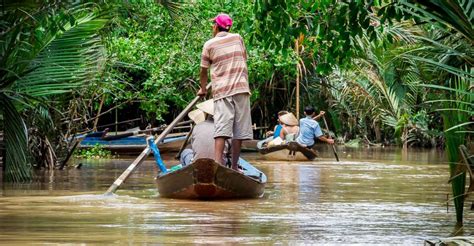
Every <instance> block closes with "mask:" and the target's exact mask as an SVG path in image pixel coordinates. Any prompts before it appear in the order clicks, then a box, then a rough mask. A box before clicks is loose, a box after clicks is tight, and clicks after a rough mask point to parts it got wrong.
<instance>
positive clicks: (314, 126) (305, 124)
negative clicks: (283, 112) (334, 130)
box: [296, 106, 334, 148]
mask: <svg viewBox="0 0 474 246" xmlns="http://www.w3.org/2000/svg"><path fill="white" fill-rule="evenodd" d="M304 114H305V116H306V117H305V118H303V119H301V120H300V133H299V135H298V137H297V138H296V142H298V143H299V144H300V145H303V146H305V147H307V148H312V147H313V145H314V139H315V138H317V139H319V140H321V141H323V142H326V143H327V144H334V139H330V138H327V137H325V136H324V135H323V132H322V131H321V127H320V126H319V124H318V122H317V121H315V120H314V119H313V118H314V117H315V110H314V108H313V107H311V106H307V107H306V108H305V109H304ZM322 115H324V113H323V114H321V113H320V114H319V115H318V116H322Z"/></svg>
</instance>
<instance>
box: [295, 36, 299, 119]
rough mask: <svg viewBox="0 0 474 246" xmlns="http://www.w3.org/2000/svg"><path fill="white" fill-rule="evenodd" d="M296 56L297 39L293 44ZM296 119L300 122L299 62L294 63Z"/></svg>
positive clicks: (297, 51) (297, 49)
mask: <svg viewBox="0 0 474 246" xmlns="http://www.w3.org/2000/svg"><path fill="white" fill-rule="evenodd" d="M295 46H296V47H295V50H296V54H297V55H298V54H299V44H298V39H296V42H295ZM296 119H297V120H298V121H299V120H300V69H299V61H298V62H297V63H296Z"/></svg>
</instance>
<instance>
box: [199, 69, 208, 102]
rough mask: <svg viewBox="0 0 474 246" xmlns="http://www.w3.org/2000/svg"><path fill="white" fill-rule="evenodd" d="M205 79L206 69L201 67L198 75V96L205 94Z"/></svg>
mask: <svg viewBox="0 0 474 246" xmlns="http://www.w3.org/2000/svg"><path fill="white" fill-rule="evenodd" d="M207 79H208V76H207V68H205V67H201V73H200V75H199V80H200V83H201V88H200V89H199V91H198V96H205V95H206V94H207V89H206V86H207Z"/></svg>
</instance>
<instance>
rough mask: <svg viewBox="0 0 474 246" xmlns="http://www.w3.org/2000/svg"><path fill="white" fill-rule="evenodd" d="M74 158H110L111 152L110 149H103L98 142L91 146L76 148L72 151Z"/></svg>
mask: <svg viewBox="0 0 474 246" xmlns="http://www.w3.org/2000/svg"><path fill="white" fill-rule="evenodd" d="M74 156H75V157H76V158H82V159H102V158H112V157H113V156H112V152H110V150H106V149H104V147H103V146H102V145H100V144H96V145H94V147H92V148H87V149H81V150H76V151H75V152H74Z"/></svg>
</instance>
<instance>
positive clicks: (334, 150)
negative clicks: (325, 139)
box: [323, 115, 339, 161]
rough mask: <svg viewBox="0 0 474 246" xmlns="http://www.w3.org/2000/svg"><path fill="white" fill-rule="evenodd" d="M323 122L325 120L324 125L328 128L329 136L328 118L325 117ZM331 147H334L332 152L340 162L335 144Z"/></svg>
mask: <svg viewBox="0 0 474 246" xmlns="http://www.w3.org/2000/svg"><path fill="white" fill-rule="evenodd" d="M323 120H324V125H325V126H326V131H328V135H329V128H328V123H327V122H326V117H324V115H323ZM329 137H331V136H329ZM331 146H332V152H333V153H334V156H335V157H336V160H337V161H339V156H337V152H336V147H335V146H334V144H331Z"/></svg>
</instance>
